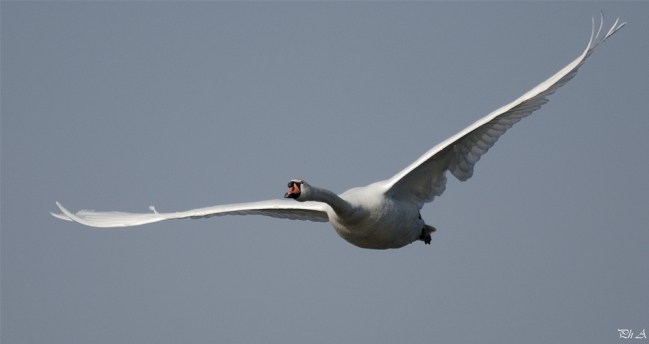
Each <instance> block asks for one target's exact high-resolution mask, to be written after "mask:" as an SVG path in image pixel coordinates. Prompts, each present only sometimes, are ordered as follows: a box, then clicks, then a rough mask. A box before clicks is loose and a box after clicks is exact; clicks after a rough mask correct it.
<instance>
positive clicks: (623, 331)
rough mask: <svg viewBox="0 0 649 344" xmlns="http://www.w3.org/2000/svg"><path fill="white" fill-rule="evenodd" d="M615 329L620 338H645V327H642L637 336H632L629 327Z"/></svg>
mask: <svg viewBox="0 0 649 344" xmlns="http://www.w3.org/2000/svg"><path fill="white" fill-rule="evenodd" d="M617 331H618V332H619V333H620V338H623V339H647V335H646V334H645V329H642V332H640V333H639V334H638V335H637V336H635V337H634V336H633V330H631V329H626V328H624V329H617Z"/></svg>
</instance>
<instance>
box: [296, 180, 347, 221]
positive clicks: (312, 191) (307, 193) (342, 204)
mask: <svg viewBox="0 0 649 344" xmlns="http://www.w3.org/2000/svg"><path fill="white" fill-rule="evenodd" d="M297 201H299V202H305V201H316V202H323V203H326V204H328V205H329V206H330V207H331V208H332V209H333V210H334V212H335V213H336V215H338V216H339V217H342V218H344V217H348V216H349V215H351V214H352V212H353V210H354V209H353V207H352V206H351V204H349V202H347V201H345V200H344V199H342V198H340V197H339V196H338V195H336V194H335V193H333V192H331V191H329V190H327V189H323V188H319V187H315V186H311V185H308V184H306V183H304V184H302V190H301V194H300V197H298V198H297Z"/></svg>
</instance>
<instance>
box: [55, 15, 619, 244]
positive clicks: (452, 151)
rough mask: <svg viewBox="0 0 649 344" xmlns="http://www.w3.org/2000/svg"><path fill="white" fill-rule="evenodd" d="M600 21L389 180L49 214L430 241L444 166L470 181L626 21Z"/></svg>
mask: <svg viewBox="0 0 649 344" xmlns="http://www.w3.org/2000/svg"><path fill="white" fill-rule="evenodd" d="M603 19H604V18H603V16H602V20H601V23H600V26H599V30H598V31H597V34H595V24H594V20H593V30H592V33H591V38H590V41H589V42H588V46H587V47H586V50H584V52H583V53H582V54H581V56H579V57H578V58H577V59H576V60H574V61H573V62H572V63H570V64H569V65H568V66H566V67H565V68H563V69H562V70H560V71H559V72H558V73H556V74H555V75H553V76H552V77H551V78H549V79H548V80H546V81H544V82H543V83H541V84H540V85H538V86H536V87H534V88H533V89H532V90H531V91H529V92H527V93H525V94H524V95H523V96H521V97H520V98H518V99H516V100H515V101H514V102H512V103H510V104H507V105H505V106H503V107H501V108H500V109H498V110H496V111H494V112H492V113H490V114H489V115H487V116H486V117H484V118H482V119H480V120H479V121H477V122H475V123H473V124H472V125H470V126H468V127H467V128H465V129H464V130H462V131H460V132H459V133H457V134H455V135H453V136H452V137H450V138H449V139H447V140H445V141H443V142H442V143H440V144H438V145H437V146H435V147H433V148H432V149H431V150H429V151H428V152H426V153H425V154H424V155H422V156H421V157H420V158H419V159H417V161H415V162H413V163H412V164H411V165H410V166H408V167H406V168H405V169H404V170H403V171H401V172H399V173H397V174H396V175H395V176H394V177H392V178H390V179H389V180H385V181H381V182H378V183H374V184H371V185H368V186H365V187H359V188H354V189H351V190H348V191H346V192H344V193H343V194H341V195H336V194H335V193H333V192H331V191H329V190H326V189H322V188H318V187H315V186H311V185H309V184H307V183H306V182H304V181H302V180H299V179H294V180H292V181H291V182H289V184H288V186H289V191H288V192H287V193H286V194H285V195H284V197H285V198H293V199H295V200H296V201H297V202H295V201H289V200H271V201H263V202H253V203H241V204H231V205H221V206H215V207H209V208H202V209H195V210H189V211H185V212H179V213H167V214H161V213H158V212H157V211H155V209H154V208H153V207H151V208H150V209H151V210H152V211H153V213H148V214H129V213H120V212H94V211H86V210H82V211H79V212H78V213H76V214H72V213H71V212H69V211H68V210H67V209H65V208H64V207H63V206H62V205H61V204H59V203H58V202H56V205H57V206H58V207H59V208H60V209H61V211H62V212H63V214H54V213H52V215H54V216H55V217H57V218H60V219H63V220H68V221H76V222H79V223H81V224H84V225H87V226H93V227H126V226H137V225H143V224H147V223H152V222H157V221H162V220H170V219H181V218H188V217H190V218H193V219H196V218H207V217H212V216H223V215H249V214H256V215H266V216H271V217H277V218H285V219H292V220H310V221H319V222H326V221H329V222H331V224H332V225H333V227H334V229H335V230H336V232H337V233H338V234H339V235H340V236H341V237H343V238H344V239H345V240H347V241H348V242H350V243H352V244H354V245H356V246H359V247H363V248H372V249H387V248H399V247H403V246H406V245H408V244H410V243H412V242H414V241H416V240H422V241H424V242H425V243H426V244H429V243H430V240H431V236H430V234H431V233H432V232H434V231H435V228H433V227H431V226H428V225H426V224H425V223H424V220H423V219H422V218H421V215H420V214H419V210H420V209H421V208H422V206H423V205H424V203H427V202H431V201H432V200H433V199H434V198H435V196H439V195H441V194H442V193H443V192H444V189H445V187H446V171H450V172H451V174H453V175H454V176H455V177H456V178H458V179H459V180H461V181H465V180H467V179H469V178H470V177H471V175H472V174H473V166H474V165H475V163H476V162H477V161H478V160H480V157H481V156H482V155H483V154H484V153H486V152H487V151H488V150H489V148H491V146H493V144H494V143H495V142H496V140H498V138H499V137H500V136H501V135H502V134H504V133H505V131H506V130H507V129H509V128H510V127H511V126H512V125H513V124H514V123H516V122H518V121H520V120H521V119H522V118H523V117H526V116H528V115H530V114H531V113H532V112H533V111H534V110H537V109H538V108H540V107H541V105H543V104H545V103H546V102H547V99H546V97H547V96H549V95H550V94H552V93H554V92H555V91H556V90H557V89H558V88H559V87H561V86H563V85H564V84H565V83H567V82H568V81H569V80H570V79H572V78H573V77H574V76H575V74H576V73H577V69H578V68H579V67H580V66H581V65H582V64H583V63H584V61H585V60H586V58H587V57H588V56H589V55H590V54H591V53H592V52H593V50H594V49H595V48H596V47H597V46H598V45H599V44H601V43H602V42H604V41H605V40H606V39H607V38H608V37H610V36H611V35H612V34H614V33H615V32H616V31H617V30H619V29H620V28H622V27H623V26H624V24H626V23H622V24H619V25H618V21H615V24H613V27H611V29H610V30H609V31H608V32H607V33H606V35H604V37H602V38H601V39H600V40H597V37H598V36H599V33H600V31H601V29H602V24H603Z"/></svg>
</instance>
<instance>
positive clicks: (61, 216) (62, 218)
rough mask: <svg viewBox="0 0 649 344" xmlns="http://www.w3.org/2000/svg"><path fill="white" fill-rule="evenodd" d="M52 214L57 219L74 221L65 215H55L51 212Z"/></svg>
mask: <svg viewBox="0 0 649 344" xmlns="http://www.w3.org/2000/svg"><path fill="white" fill-rule="evenodd" d="M50 214H52V216H54V217H56V218H57V219H61V220H65V221H72V219H71V218H69V217H67V216H65V214H55V213H53V212H51V211H50Z"/></svg>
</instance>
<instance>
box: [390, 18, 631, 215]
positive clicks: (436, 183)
mask: <svg viewBox="0 0 649 344" xmlns="http://www.w3.org/2000/svg"><path fill="white" fill-rule="evenodd" d="M603 21H604V17H603V15H602V23H603ZM602 23H600V27H599V30H598V31H597V34H595V23H594V20H593V32H592V34H591V37H590V41H589V42H588V46H587V47H586V50H584V52H583V53H582V54H581V56H579V57H578V58H577V59H576V60H574V61H572V63H570V64H569V65H567V66H566V67H565V68H563V69H562V70H560V71H559V72H558V73H556V74H555V75H553V76H552V77H550V78H549V79H548V80H546V81H544V82H542V83H541V84H540V85H538V86H536V87H534V88H533V89H532V90H530V91H529V92H527V93H525V94H524V95H522V96H521V97H520V98H518V99H516V100H515V101H514V102H512V103H510V104H507V105H505V106H503V107H501V108H500V109H498V110H496V111H494V112H492V113H490V114H489V115H487V116H485V117H484V118H482V119H480V120H478V121H477V122H475V123H473V124H471V125H470V126H468V127H467V128H465V129H464V130H462V131H461V132H459V133H457V134H455V135H453V136H452V137H450V138H449V139H447V140H446V141H444V142H442V143H440V144H438V145H437V146H435V147H433V148H432V149H431V150H429V151H428V152H426V154H424V155H423V156H421V157H420V158H419V159H417V161H415V162H414V163H412V164H411V165H410V166H408V167H407V168H406V169H404V170H403V171H401V172H399V173H398V174H396V175H395V176H394V177H392V178H390V180H388V181H387V190H388V191H387V192H386V193H387V194H389V195H391V196H392V197H394V198H395V199H399V200H401V201H404V202H411V203H413V204H416V205H417V206H418V207H419V208H421V207H422V206H423V204H424V203H427V202H431V201H432V200H433V199H434V198H435V196H439V195H441V194H442V193H443V192H444V189H445V188H446V171H450V172H451V174H453V175H454V176H455V177H456V178H457V179H459V180H460V181H466V180H467V179H469V178H471V176H472V175H473V167H474V165H475V163H476V162H478V160H480V157H481V156H482V155H483V154H485V153H486V152H487V151H488V150H489V148H491V147H492V146H493V145H494V143H495V142H496V141H497V140H498V138H499V137H500V136H501V135H502V134H504V133H505V131H507V129H509V128H511V127H512V125H514V124H515V123H517V122H518V121H520V120H521V119H522V118H524V117H527V116H529V115H530V114H531V113H532V112H533V111H535V110H537V109H539V108H540V107H541V105H543V104H545V103H547V102H548V100H547V99H546V97H547V96H549V95H551V94H552V93H554V92H555V91H556V90H557V89H558V88H559V87H561V86H563V85H565V84H566V83H567V82H568V81H570V79H572V78H573V77H574V76H575V75H576V74H577V69H578V68H579V67H580V66H581V65H582V64H583V63H584V61H585V60H586V58H588V56H590V54H592V52H593V50H594V49H595V48H596V47H597V46H598V45H600V44H601V43H602V42H604V41H605V40H606V39H607V38H609V37H610V36H611V35H612V34H614V33H615V32H616V31H617V30H619V29H620V28H622V27H623V26H624V24H626V23H622V24H619V25H618V20H616V21H615V24H613V27H611V29H610V30H609V31H608V32H607V33H606V35H604V37H602V38H601V39H600V40H598V39H597V37H598V36H599V33H600V31H601V29H602Z"/></svg>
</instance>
